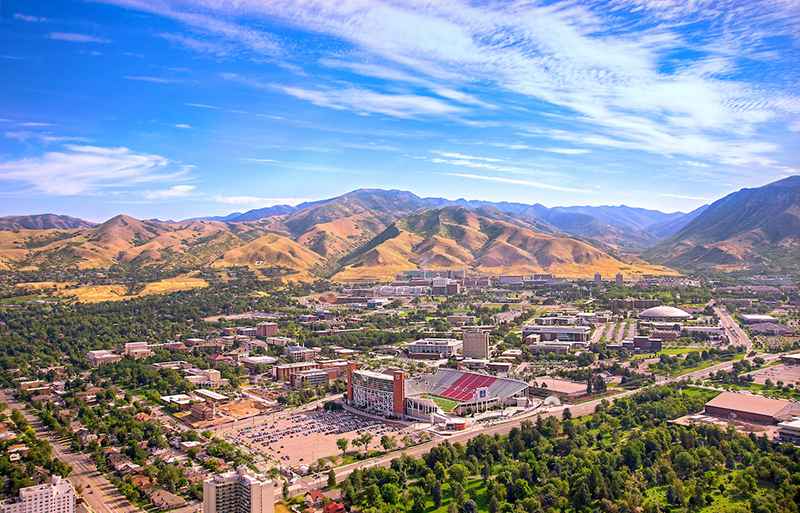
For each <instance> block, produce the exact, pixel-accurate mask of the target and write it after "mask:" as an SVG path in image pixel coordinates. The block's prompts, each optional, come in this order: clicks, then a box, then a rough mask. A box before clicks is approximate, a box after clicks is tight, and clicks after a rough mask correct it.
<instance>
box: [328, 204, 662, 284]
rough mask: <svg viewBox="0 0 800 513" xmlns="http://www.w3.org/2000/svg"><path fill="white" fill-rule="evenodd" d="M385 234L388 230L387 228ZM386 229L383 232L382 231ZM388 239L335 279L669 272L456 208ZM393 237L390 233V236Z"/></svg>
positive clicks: (400, 227) (399, 228)
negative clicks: (439, 273)
mask: <svg viewBox="0 0 800 513" xmlns="http://www.w3.org/2000/svg"><path fill="white" fill-rule="evenodd" d="M390 230H392V229H391V228H390ZM387 231H388V230H387ZM391 233H392V235H394V236H391V237H388V238H387V240H385V241H383V242H381V243H380V244H378V245H376V246H375V247H374V248H372V249H370V250H369V251H368V252H366V253H364V254H363V255H359V258H358V259H357V260H355V261H350V262H347V264H348V265H347V266H346V267H345V269H343V270H342V271H341V272H339V273H337V274H336V275H335V279H337V280H341V281H356V280H364V279H383V280H388V279H391V278H392V277H393V276H394V275H395V274H396V273H397V272H398V271H399V270H403V269H415V268H421V269H422V268H424V269H445V268H456V269H467V270H470V271H473V272H474V273H478V274H509V273H535V272H542V271H547V272H553V273H555V274H558V275H561V276H585V277H589V276H592V275H594V273H595V272H600V273H601V274H605V275H607V276H608V275H614V274H616V273H618V272H622V273H623V275H625V276H631V275H636V274H674V271H671V270H670V269H667V268H665V267H660V266H650V265H647V264H638V263H624V262H621V261H619V260H617V259H615V258H613V257H611V256H609V255H607V254H606V253H603V252H602V251H600V250H598V249H595V248H593V247H591V246H589V245H588V244H585V243H583V242H580V241H577V240H574V239H569V238H559V237H553V236H551V235H546V234H543V233H540V232H536V231H533V230H529V229H527V228H523V227H521V226H517V225H513V224H510V223H507V222H505V221H499V220H495V219H491V218H488V217H484V216H481V215H479V214H476V213H475V212H472V211H468V210H465V209H463V208H460V207H447V208H444V209H441V210H429V211H426V212H422V213H420V214H416V215H412V216H410V217H408V218H407V219H404V220H402V221H400V222H398V223H396V225H395V227H394V230H393V231H392V232H391ZM395 233H396V235H395Z"/></svg>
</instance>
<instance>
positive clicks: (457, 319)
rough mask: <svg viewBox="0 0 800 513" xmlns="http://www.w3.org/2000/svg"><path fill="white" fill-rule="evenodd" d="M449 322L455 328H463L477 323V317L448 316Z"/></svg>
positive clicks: (463, 315)
mask: <svg viewBox="0 0 800 513" xmlns="http://www.w3.org/2000/svg"><path fill="white" fill-rule="evenodd" d="M447 322H449V323H450V324H452V325H454V326H463V325H465V324H472V323H473V322H475V316H474V315H467V314H456V315H448V316H447Z"/></svg>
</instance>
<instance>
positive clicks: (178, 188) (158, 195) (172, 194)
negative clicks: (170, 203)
mask: <svg viewBox="0 0 800 513" xmlns="http://www.w3.org/2000/svg"><path fill="white" fill-rule="evenodd" d="M195 189H196V187H195V186H194V185H175V186H173V187H170V188H169V189H161V190H155V191H143V192H142V196H144V197H145V198H147V199H151V200H165V199H176V198H185V197H187V196H189V195H190V194H191V193H192V191H193V190H195Z"/></svg>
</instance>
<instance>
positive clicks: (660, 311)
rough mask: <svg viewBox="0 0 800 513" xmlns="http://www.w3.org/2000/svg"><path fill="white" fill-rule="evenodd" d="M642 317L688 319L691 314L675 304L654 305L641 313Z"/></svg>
mask: <svg viewBox="0 0 800 513" xmlns="http://www.w3.org/2000/svg"><path fill="white" fill-rule="evenodd" d="M639 317H640V318H642V319H659V320H679V319H688V318H689V317H691V315H690V314H688V313H687V312H684V311H683V310H681V309H680V308H675V307H674V306H654V307H653V308H648V309H647V310H644V311H642V312H640V313H639Z"/></svg>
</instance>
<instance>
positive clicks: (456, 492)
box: [452, 483, 466, 507]
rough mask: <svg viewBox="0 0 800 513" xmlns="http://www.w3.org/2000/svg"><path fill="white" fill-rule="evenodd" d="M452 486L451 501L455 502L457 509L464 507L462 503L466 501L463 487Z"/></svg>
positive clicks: (458, 485)
mask: <svg viewBox="0 0 800 513" xmlns="http://www.w3.org/2000/svg"><path fill="white" fill-rule="evenodd" d="M452 486H453V500H454V501H456V503H457V504H458V506H459V507H462V506H464V501H465V500H466V497H464V487H463V486H461V485H460V484H458V483H456V484H455V485H452Z"/></svg>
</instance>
